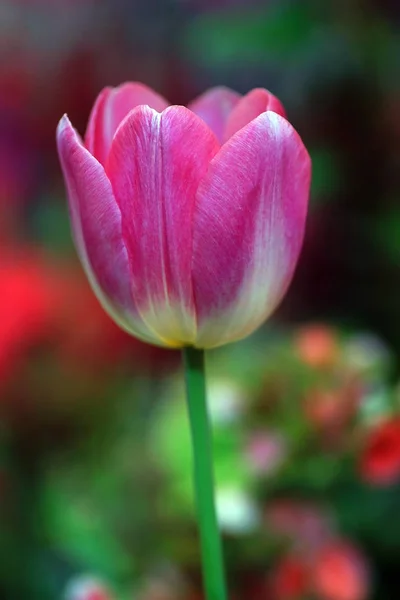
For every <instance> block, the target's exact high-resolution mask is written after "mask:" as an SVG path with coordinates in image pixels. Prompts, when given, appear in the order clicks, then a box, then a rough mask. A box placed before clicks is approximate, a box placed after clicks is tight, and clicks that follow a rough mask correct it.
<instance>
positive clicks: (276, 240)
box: [193, 111, 311, 348]
mask: <svg viewBox="0 0 400 600" xmlns="http://www.w3.org/2000/svg"><path fill="white" fill-rule="evenodd" d="M310 176H311V165H310V158H309V156H308V154H307V151H306V149H305V148H304V146H303V144H302V142H301V140H300V138H299V136H298V134H297V133H296V132H295V131H294V129H293V128H292V126H291V125H290V124H289V123H288V122H287V121H286V120H285V119H284V118H283V117H281V116H279V115H277V114H276V113H274V112H270V111H268V112H266V113H263V114H262V115H260V116H259V117H257V118H256V119H255V120H254V121H252V122H251V123H249V125H247V126H246V127H244V128H243V129H241V130H240V131H239V132H238V133H237V134H236V135H235V136H233V137H232V138H231V139H230V140H229V141H228V142H227V143H226V144H225V145H224V146H222V148H221V150H220V152H219V153H218V154H217V155H216V156H215V158H214V159H213V160H212V161H211V164H210V169H209V172H208V174H207V176H206V177H205V179H204V180H203V181H202V183H201V185H200V187H199V190H198V193H197V204H196V210H195V215H194V233H193V289H194V296H195V302H196V306H197V307H198V336H197V339H196V346H197V347H200V348H201V347H204V348H209V347H213V346H218V345H221V344H224V343H226V342H229V341H234V340H237V339H240V338H242V337H245V336H246V335H248V334H249V333H251V332H252V331H254V330H255V329H256V328H257V327H258V326H259V325H260V324H261V323H262V322H263V321H264V319H266V318H267V317H268V316H269V315H270V313H271V312H272V311H273V310H274V308H275V307H276V306H277V304H278V303H279V301H280V299H281V298H282V296H283V294H284V293H285V291H286V289H287V287H288V285H289V283H290V280H291V277H292V274H293V271H294V268H295V264H296V261H297V258H298V255H299V252H300V248H301V244H302V239H303V233H304V226H305V217H306V212H307V202H308V194H309V186H310Z"/></svg>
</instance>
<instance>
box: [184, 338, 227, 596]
mask: <svg viewBox="0 0 400 600" xmlns="http://www.w3.org/2000/svg"><path fill="white" fill-rule="evenodd" d="M183 359H184V367H185V379H186V395H187V403H188V412H189V421H190V429H191V437H192V452H193V466H194V487H195V494H196V503H197V514H198V520H199V527H200V543H201V557H202V569H203V579H204V587H205V592H206V599H207V600H226V598H227V594H226V586H225V575H224V565H223V558H222V547H221V538H220V533H219V529H218V523H217V517H216V510H215V501H214V475H213V457H212V432H211V426H210V423H209V417H208V412H207V399H206V385H205V373H204V351H203V350H197V349H195V348H184V350H183Z"/></svg>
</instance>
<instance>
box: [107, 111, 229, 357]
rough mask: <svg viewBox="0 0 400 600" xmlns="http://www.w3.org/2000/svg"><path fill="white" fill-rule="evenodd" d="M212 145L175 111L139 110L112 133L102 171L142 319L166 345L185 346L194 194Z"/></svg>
mask: <svg viewBox="0 0 400 600" xmlns="http://www.w3.org/2000/svg"><path fill="white" fill-rule="evenodd" d="M218 149H219V144H218V142H217V140H216V138H215V136H214V134H213V133H212V131H211V130H210V129H209V128H208V127H207V125H206V124H205V123H204V122H203V121H202V120H201V119H200V118H198V117H197V116H196V115H195V114H194V113H192V112H191V111H190V110H188V109H186V108H184V107H182V106H172V107H170V108H167V109H166V110H165V111H164V112H163V113H162V114H159V113H158V112H156V111H155V110H152V109H150V108H148V107H146V106H140V107H138V108H136V109H135V110H134V111H132V112H131V113H130V114H129V116H128V117H127V118H126V119H125V121H124V123H123V124H122V125H121V127H120V128H119V129H118V131H117V133H116V135H115V138H114V141H113V144H112V147H111V151H110V156H109V160H108V165H107V173H108V176H109V178H110V181H111V183H112V186H113V190H114V194H115V198H116V200H117V202H118V204H119V207H120V209H121V215H122V234H123V237H124V240H125V244H126V248H127V250H128V255H129V259H130V261H131V264H132V271H133V295H134V298H135V301H136V305H137V307H138V310H139V311H140V314H141V315H142V318H143V320H144V321H145V322H146V323H149V326H150V327H151V328H152V329H153V330H154V331H156V332H157V334H158V335H159V336H160V337H162V338H163V339H166V340H168V343H169V344H171V345H173V344H174V345H176V346H181V345H183V344H189V343H192V342H193V341H194V339H195V335H196V314H195V307H194V302H193V289H192V282H191V261H192V230H193V223H192V216H193V210H194V202H195V195H196V190H197V188H198V185H199V182H200V180H201V179H202V177H203V176H204V175H205V173H206V171H207V168H208V165H209V162H210V160H211V158H212V157H213V156H214V155H215V153H216V152H217V151H218Z"/></svg>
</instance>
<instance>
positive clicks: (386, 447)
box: [360, 417, 400, 485]
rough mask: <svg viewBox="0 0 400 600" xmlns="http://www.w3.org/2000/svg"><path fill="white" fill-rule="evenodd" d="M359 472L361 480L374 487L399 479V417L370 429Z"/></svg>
mask: <svg viewBox="0 0 400 600" xmlns="http://www.w3.org/2000/svg"><path fill="white" fill-rule="evenodd" d="M360 470H361V474H362V476H363V478H364V479H365V480H366V481H367V482H369V483H371V484H374V485H390V484H392V483H395V482H396V481H398V480H399V479H400V417H393V418H391V419H386V420H385V421H382V422H380V423H378V424H377V425H375V426H374V427H373V428H372V430H371V432H370V433H369V435H368V438H367V440H366V444H365V447H364V450H363V452H362V455H361V460H360Z"/></svg>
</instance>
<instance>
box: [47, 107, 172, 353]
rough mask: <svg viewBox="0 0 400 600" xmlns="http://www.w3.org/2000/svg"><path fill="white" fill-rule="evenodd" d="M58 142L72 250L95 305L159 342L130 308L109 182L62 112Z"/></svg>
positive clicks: (126, 269)
mask: <svg viewBox="0 0 400 600" xmlns="http://www.w3.org/2000/svg"><path fill="white" fill-rule="evenodd" d="M57 145H58V152H59V156H60V161H61V165H62V170H63V174H64V178H65V181H66V185H67V190H68V199H69V208H70V214H71V222H72V231H73V235H74V239H75V243H76V247H77V251H78V254H79V257H80V259H81V261H82V264H83V267H84V269H85V271H86V274H87V276H88V278H89V281H90V283H91V285H92V287H93V289H94V291H95V293H96V295H97V297H98V299H99V301H100V303H101V304H102V305H103V307H104V308H105V310H106V311H107V312H108V313H110V314H111V316H112V317H113V318H114V320H115V321H117V322H118V324H119V325H120V326H121V327H122V328H123V329H125V330H127V331H128V332H130V333H133V334H134V335H136V336H137V337H139V338H141V339H143V340H145V341H149V342H151V343H155V344H159V345H163V344H162V342H161V341H160V340H159V339H158V338H157V337H156V336H155V335H154V334H153V333H152V332H151V331H150V330H149V329H148V328H147V327H146V326H145V324H144V323H143V322H142V320H141V318H140V316H139V314H138V312H137V310H136V309H135V305H134V302H133V298H132V292H131V287H130V285H131V274H130V267H129V261H128V256H127V252H126V248H125V246H124V244H123V241H122V234H121V214H120V210H119V208H118V205H117V204H116V202H115V199H114V195H113V192H112V188H111V184H110V181H109V179H108V178H107V176H106V174H105V172H104V169H103V167H102V166H101V164H100V163H99V162H98V161H97V160H96V159H95V158H94V157H93V156H92V155H91V154H90V153H89V152H88V151H87V150H86V148H84V146H83V145H82V142H81V140H80V138H79V136H78V134H77V133H76V131H75V130H74V128H73V127H72V125H71V123H70V121H69V119H68V117H67V116H64V117H63V118H62V119H61V121H60V123H59V125H58V129H57Z"/></svg>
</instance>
